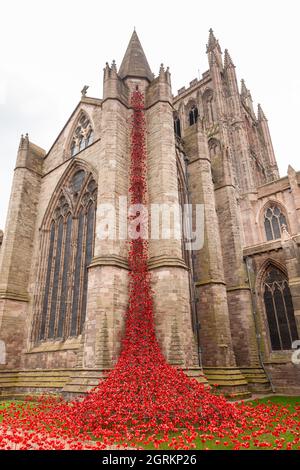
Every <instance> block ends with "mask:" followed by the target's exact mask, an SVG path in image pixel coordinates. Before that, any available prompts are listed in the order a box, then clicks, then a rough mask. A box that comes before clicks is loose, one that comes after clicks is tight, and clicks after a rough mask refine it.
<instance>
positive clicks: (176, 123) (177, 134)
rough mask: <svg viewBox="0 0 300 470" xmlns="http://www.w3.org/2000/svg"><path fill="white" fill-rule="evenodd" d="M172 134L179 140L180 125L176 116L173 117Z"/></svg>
mask: <svg viewBox="0 0 300 470" xmlns="http://www.w3.org/2000/svg"><path fill="white" fill-rule="evenodd" d="M174 132H175V135H176V136H177V137H179V138H181V123H180V119H179V117H178V116H176V115H175V117H174Z"/></svg>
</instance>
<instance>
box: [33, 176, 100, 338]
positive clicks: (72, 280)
mask: <svg viewBox="0 0 300 470" xmlns="http://www.w3.org/2000/svg"><path fill="white" fill-rule="evenodd" d="M59 194H60V196H59V198H58V200H57V203H56V205H55V207H54V208H53V210H52V211H51V212H50V214H49V217H48V220H47V221H46V222H45V225H46V227H45V228H44V230H43V237H44V238H43V240H42V243H43V246H44V250H43V253H42V259H41V269H40V280H39V282H38V286H39V289H38V290H39V292H38V294H37V300H36V307H35V308H36V313H37V317H36V318H37V322H36V325H35V330H34V340H35V341H43V340H47V339H57V338H64V339H65V338H67V337H69V336H78V335H79V334H81V333H82V329H83V325H84V321H85V314H86V305H87V302H86V300H87V284H88V266H89V264H90V263H91V260H92V256H93V249H94V232H95V212H96V197H97V186H96V182H95V180H94V179H93V177H92V175H91V174H89V173H87V172H86V171H85V170H83V169H78V168H77V169H76V170H75V171H74V172H73V173H72V175H71V177H69V178H68V180H67V181H66V182H65V184H64V185H63V186H62V187H61V188H60V193H59Z"/></svg>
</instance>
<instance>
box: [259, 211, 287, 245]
mask: <svg viewBox="0 0 300 470" xmlns="http://www.w3.org/2000/svg"><path fill="white" fill-rule="evenodd" d="M264 224H265V231H266V237H267V240H268V241H269V240H276V239H277V238H281V232H282V226H287V223H286V217H285V215H284V214H283V213H282V212H281V209H280V208H279V207H278V206H277V205H275V204H274V205H272V206H270V207H268V208H267V209H266V211H265V220H264Z"/></svg>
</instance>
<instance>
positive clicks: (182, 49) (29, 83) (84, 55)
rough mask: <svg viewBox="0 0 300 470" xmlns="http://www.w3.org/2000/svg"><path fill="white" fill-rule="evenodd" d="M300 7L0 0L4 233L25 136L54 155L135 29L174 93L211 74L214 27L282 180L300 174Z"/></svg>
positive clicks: (272, 2) (163, 0)
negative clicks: (262, 122) (265, 129)
mask: <svg viewBox="0 0 300 470" xmlns="http://www.w3.org/2000/svg"><path fill="white" fill-rule="evenodd" d="M299 9H300V2H299V0H285V1H284V2H283V1H282V0H280V1H278V0H251V1H247V2H246V1H239V0H206V1H205V2H204V1H202V2H201V1H200V0H184V1H182V0H181V1H178V0H151V1H145V0H144V1H143V0H139V1H138V0H106V1H101V0H84V1H82V0H81V1H79V0H26V1H24V0H9V1H7V0H0V12H1V26H0V44H1V60H0V141H1V152H0V228H4V224H5V217H6V211H7V206H8V200H9V194H10V186H11V181H12V175H13V168H14V164H15V158H16V152H17V147H18V143H19V139H20V135H21V133H26V132H28V133H29V137H30V139H31V141H33V142H34V143H36V144H37V145H39V146H41V147H43V148H45V149H46V150H48V149H49V148H50V146H51V144H52V142H53V141H54V140H55V138H56V136H57V134H58V133H59V131H60V129H61V128H62V127H63V125H64V123H65V122H66V120H67V119H68V117H69V115H70V114H71V112H72V110H73V109H74V107H75V106H76V105H77V103H78V101H79V99H80V90H81V89H82V87H83V85H90V88H89V90H88V95H89V96H95V97H101V96H102V69H103V67H104V65H105V62H106V61H108V62H111V61H112V59H115V60H116V62H117V65H118V66H119V65H120V62H121V60H122V57H123V55H124V52H125V49H126V47H127V44H128V41H129V38H130V36H131V33H132V30H133V27H134V26H135V27H136V29H137V33H138V35H139V38H140V40H141V42H142V45H143V48H144V51H145V53H146V56H147V58H148V61H149V64H150V66H151V68H152V71H153V72H154V73H155V74H157V73H158V69H159V65H160V63H161V62H163V63H164V64H165V65H166V66H167V65H168V66H170V70H171V73H172V84H173V93H174V94H175V93H176V91H177V90H178V89H179V88H180V87H182V86H184V85H185V86H188V84H189V82H190V81H191V80H192V79H193V78H196V77H197V76H199V73H200V74H202V73H203V72H204V71H205V70H207V69H208V64H207V57H206V43H207V39H208V30H209V28H210V27H212V28H213V30H214V32H215V35H216V37H217V38H218V39H219V41H220V45H221V48H222V50H223V51H224V49H225V48H228V49H229V52H230V54H231V57H232V59H233V61H234V63H235V65H236V71H237V74H238V79H241V78H245V80H246V85H247V87H248V88H249V89H250V91H251V93H252V97H253V100H254V104H255V105H256V104H257V103H258V102H260V103H261V104H262V107H263V110H264V111H265V114H266V115H267V117H268V119H269V125H270V129H271V135H272V138H273V144H274V147H275V153H276V155H277V159H278V163H279V167H280V172H281V175H284V174H285V173H286V170H287V166H288V164H289V163H290V164H291V165H292V166H294V167H295V169H297V170H299V169H300V164H299V149H298V145H297V141H298V135H299V124H300V123H299V111H300V58H299V46H300V28H299V18H300V14H299V13H300V11H299Z"/></svg>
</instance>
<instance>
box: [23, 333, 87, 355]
mask: <svg viewBox="0 0 300 470" xmlns="http://www.w3.org/2000/svg"><path fill="white" fill-rule="evenodd" d="M80 346H81V337H78V338H76V339H75V338H74V339H67V340H65V341H63V340H62V341H51V342H49V341H45V342H44V343H42V344H40V345H38V346H33V347H32V348H30V349H29V350H28V351H26V353H25V354H35V353H41V352H54V351H67V350H70V349H79V348H80Z"/></svg>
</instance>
